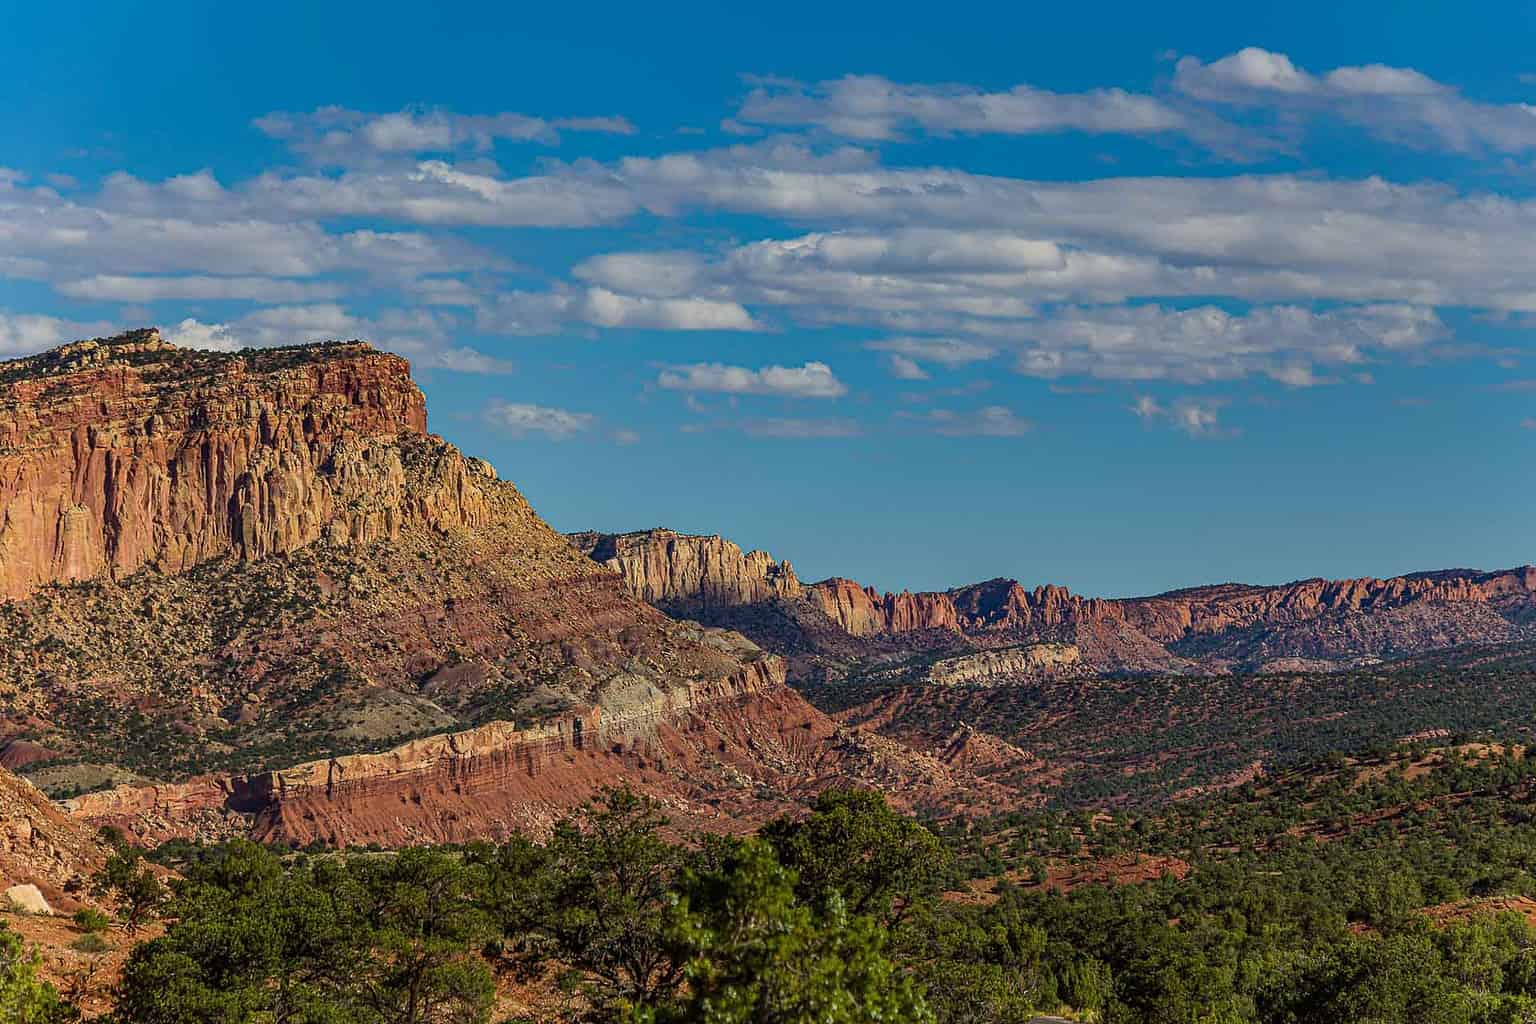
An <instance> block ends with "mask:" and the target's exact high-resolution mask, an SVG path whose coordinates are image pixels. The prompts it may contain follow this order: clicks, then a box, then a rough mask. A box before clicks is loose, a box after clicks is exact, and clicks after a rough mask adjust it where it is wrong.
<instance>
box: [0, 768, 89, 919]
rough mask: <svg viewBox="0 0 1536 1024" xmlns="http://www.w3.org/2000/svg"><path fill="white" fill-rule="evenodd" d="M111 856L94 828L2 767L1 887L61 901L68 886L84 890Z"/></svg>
mask: <svg viewBox="0 0 1536 1024" xmlns="http://www.w3.org/2000/svg"><path fill="white" fill-rule="evenodd" d="M106 857H107V851H106V849H105V847H104V846H103V845H102V843H101V842H100V841H99V840H98V839H97V838H96V835H95V830H94V829H92V828H90V827H88V826H87V825H85V824H83V823H81V822H79V821H76V820H74V819H72V818H70V817H69V816H68V815H66V814H65V813H64V812H63V811H62V810H61V809H60V808H58V807H57V806H55V805H54V804H53V803H52V802H51V801H49V800H48V799H47V798H46V797H45V796H43V794H42V793H40V792H38V791H37V789H35V788H34V787H33V786H32V784H31V783H29V782H27V781H26V780H25V779H20V778H17V777H16V776H15V775H12V774H11V773H9V772H7V771H5V770H3V769H0V889H3V888H7V887H9V886H19V887H35V888H36V890H38V891H39V893H40V895H42V896H43V897H44V898H45V899H47V900H48V901H51V902H53V903H55V904H57V903H58V902H59V901H60V900H61V899H62V898H64V893H65V892H66V891H67V890H68V891H76V892H78V891H80V890H82V889H83V886H84V881H85V879H86V878H87V877H88V876H89V875H90V874H91V873H92V872H93V871H95V870H96V868H98V867H99V866H100V865H101V863H102V862H103V861H105V860H106Z"/></svg>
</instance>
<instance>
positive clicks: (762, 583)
mask: <svg viewBox="0 0 1536 1024" xmlns="http://www.w3.org/2000/svg"><path fill="white" fill-rule="evenodd" d="M570 538H571V542H572V543H573V544H575V545H576V547H577V549H578V550H580V551H581V552H582V553H583V554H585V555H587V556H588V557H590V558H591V559H592V560H593V561H595V562H598V563H599V564H601V565H604V566H606V567H608V568H610V569H612V570H614V571H615V572H617V573H619V574H620V575H621V576H623V577H624V582H625V584H626V585H627V586H628V587H629V589H630V591H631V592H632V593H634V594H635V595H636V596H637V597H639V598H640V599H641V600H643V601H647V602H649V603H651V604H654V605H656V606H657V607H658V608H661V609H663V610H664V611H667V612H669V613H672V614H679V615H684V616H690V613H691V616H690V617H694V618H697V617H698V616H699V615H701V614H706V613H708V612H709V611H711V610H714V609H720V608H729V607H733V606H736V605H744V604H755V603H757V602H759V601H769V600H772V599H774V598H780V597H783V598H793V597H799V596H800V594H801V586H800V581H799V579H797V578H796V576H795V570H794V567H793V566H791V565H790V564H789V563H788V562H775V561H774V560H773V557H772V556H770V555H769V554H767V553H766V552H763V551H752V552H747V553H745V554H744V553H743V552H742V550H741V548H739V547H737V546H736V545H735V544H733V543H731V542H730V541H728V540H724V539H722V538H720V537H713V536H711V537H696V536H688V535H686V534H680V533H673V532H672V531H671V530H642V531H640V532H637V533H620V534H604V533H592V532H587V533H573V534H571V535H570Z"/></svg>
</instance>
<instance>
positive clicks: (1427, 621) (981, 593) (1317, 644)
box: [583, 531, 1536, 671]
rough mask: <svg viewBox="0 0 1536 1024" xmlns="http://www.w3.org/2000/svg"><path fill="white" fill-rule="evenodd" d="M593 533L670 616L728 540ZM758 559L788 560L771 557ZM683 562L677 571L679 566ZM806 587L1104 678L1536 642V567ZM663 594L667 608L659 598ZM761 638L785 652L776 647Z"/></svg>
mask: <svg viewBox="0 0 1536 1024" xmlns="http://www.w3.org/2000/svg"><path fill="white" fill-rule="evenodd" d="M585 536H586V538H587V539H586V541H585V543H584V544H583V547H584V549H586V550H588V551H592V552H602V554H603V561H604V563H605V564H607V565H609V566H610V567H612V568H614V569H616V570H617V571H618V572H620V573H621V574H622V575H623V576H624V577H625V579H626V581H628V582H629V584H630V586H631V587H632V588H633V589H635V592H636V593H638V594H640V595H641V596H642V597H646V599H647V600H653V601H657V603H658V604H660V605H661V606H662V607H667V606H668V604H667V603H670V604H671V605H672V606H685V605H686V603H687V602H688V601H689V600H690V594H693V593H695V591H693V590H690V588H691V587H693V586H695V580H697V579H698V578H699V574H698V573H697V572H694V571H693V565H694V556H693V554H692V550H693V546H694V545H695V544H704V543H706V542H707V544H708V545H710V546H711V547H715V548H718V547H720V546H721V545H722V544H727V543H728V542H721V541H720V540H719V538H713V537H711V538H688V537H680V536H679V535H677V534H673V533H670V532H669V531H649V532H647V533H641V534H625V535H622V536H621V537H620V538H603V537H601V536H599V535H585ZM619 541H621V542H619ZM732 547H733V546H732ZM679 552H683V553H686V555H685V557H678V553H679ZM753 557H754V558H758V559H759V560H760V564H763V565H774V564H776V563H774V562H773V560H772V558H771V556H768V555H766V554H761V553H756V552H755V553H754V556H753ZM674 558H677V559H678V560H677V562H676V563H673V562H672V561H669V560H670V559H674ZM657 581H665V586H661V585H659V584H658V582H657ZM797 586H798V592H799V597H798V600H799V601H800V602H802V603H803V604H804V605H805V606H806V607H809V608H811V609H813V610H814V611H815V612H816V613H817V614H819V615H820V616H824V617H825V619H826V621H828V622H829V623H831V624H833V625H834V626H835V627H836V628H837V629H840V630H841V631H842V632H844V633H845V634H847V635H849V636H852V637H857V638H865V639H876V638H894V639H897V640H899V639H900V638H901V637H903V636H915V635H918V634H922V635H923V636H924V637H926V638H927V639H926V641H925V642H926V643H927V644H928V646H932V643H933V635H934V632H935V631H937V632H938V633H943V632H949V633H951V634H953V635H954V637H955V642H956V643H957V644H962V643H972V644H980V645H984V646H995V645H999V644H1013V643H1019V642H1023V641H1029V640H1052V641H1067V642H1072V643H1078V644H1080V645H1081V647H1082V653H1083V656H1084V658H1085V660H1086V661H1088V662H1091V663H1092V664H1093V665H1095V666H1097V667H1099V668H1101V669H1114V670H1131V671H1185V670H1187V669H1188V668H1189V667H1190V666H1191V665H1192V664H1193V663H1192V662H1191V661H1190V659H1191V658H1194V659H1196V660H1200V661H1201V662H1202V663H1203V664H1205V665H1207V666H1208V667H1216V668H1223V669H1225V668H1226V667H1229V666H1232V665H1237V664H1242V665H1247V666H1249V667H1261V666H1262V665H1264V664H1266V663H1267V662H1268V661H1269V660H1271V659H1278V658H1285V657H1316V658H1321V659H1323V660H1325V661H1328V660H1333V661H1340V662H1347V661H1351V660H1358V659H1361V658H1369V657H1375V656H1381V655H1391V654H1401V653H1410V652H1417V651H1423V650H1431V649H1435V648H1438V647H1445V646H1451V645H1455V644H1460V643H1491V642H1503V641H1508V640H1515V639H1520V638H1523V637H1526V636H1530V635H1533V623H1536V568H1533V567H1531V566H1524V567H1521V568H1517V569H1510V570H1505V571H1500V572H1490V573H1483V572H1476V571H1472V570H1450V571H1445V572H1436V573H1420V574H1414V575H1409V576H1400V577H1393V578H1389V579H1372V578H1362V579H1349V580H1321V579H1313V580H1302V581H1298V582H1295V583H1289V584H1284V585H1281V586H1272V587H1261V586H1243V585H1238V584H1220V585H1216V586H1209V587H1196V588H1192V589H1188V590H1181V591H1174V592H1171V593H1167V594H1159V595H1156V596H1152V597H1138V598H1120V599H1105V598H1085V597H1081V596H1079V595H1076V594H1073V593H1072V592H1071V591H1069V590H1067V589H1066V588H1065V587H1059V586H1050V585H1047V586H1038V587H1035V588H1033V589H1026V588H1025V587H1023V586H1021V585H1020V584H1019V583H1017V582H1015V581H1014V580H1009V579H993V580H987V581H985V582H982V583H975V584H971V585H968V586H963V587H956V588H954V589H952V590H947V591H932V592H921V593H912V592H906V591H903V592H901V593H881V592H879V591H877V590H875V589H874V588H872V587H863V586H860V585H859V584H858V583H856V582H854V581H852V580H849V579H843V578H838V577H833V578H831V579H827V580H823V581H821V582H818V583H809V584H797ZM658 593H664V594H665V599H664V600H665V602H667V603H662V599H659V598H657V597H652V596H650V595H652V594H658ZM757 593H758V592H757V591H754V590H753V589H752V588H750V587H742V586H714V587H712V588H711V589H710V590H709V594H708V597H707V599H705V598H701V599H700V600H701V601H704V603H705V604H706V605H713V604H719V603H727V604H728V603H732V602H734V603H736V604H738V605H750V604H752V603H754V602H757V601H760V600H762V598H761V597H760V596H757ZM776 596H785V595H776ZM716 618H717V619H718V618H720V616H719V615H718V614H717V615H716ZM758 639H759V641H760V642H764V643H765V646H769V647H770V648H772V646H773V645H772V643H771V637H766V638H765V636H759V637H758Z"/></svg>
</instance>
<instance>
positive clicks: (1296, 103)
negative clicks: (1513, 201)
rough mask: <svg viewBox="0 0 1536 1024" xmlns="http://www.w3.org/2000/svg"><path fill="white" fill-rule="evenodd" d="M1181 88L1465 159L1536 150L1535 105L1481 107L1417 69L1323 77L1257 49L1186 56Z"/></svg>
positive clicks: (1337, 72)
mask: <svg viewBox="0 0 1536 1024" xmlns="http://www.w3.org/2000/svg"><path fill="white" fill-rule="evenodd" d="M1173 84H1174V88H1175V89H1177V90H1179V91H1180V92H1182V93H1184V94H1185V95H1187V96H1190V97H1192V98H1195V99H1199V100H1202V101H1205V102H1208V103H1217V104H1225V105H1229V106H1236V107H1257V108H1270V109H1274V110H1276V111H1279V112H1283V113H1289V114H1314V115H1316V114H1326V115H1332V116H1335V117H1339V118H1342V119H1343V120H1345V121H1348V122H1350V123H1352V124H1356V125H1359V126H1360V127H1362V128H1364V129H1365V130H1367V131H1369V132H1371V133H1372V134H1373V135H1376V136H1377V137H1379V138H1383V139H1386V140H1388V141H1391V142H1397V143H1402V144H1406V145H1412V146H1417V147H1422V148H1441V149H1446V150H1450V151H1453V152H1460V153H1477V152H1482V151H1488V152H1494V153H1523V152H1527V151H1529V150H1532V149H1536V106H1532V105H1531V104H1528V103H1503V104H1499V103H1480V102H1477V101H1475V100H1469V99H1467V98H1466V97H1464V96H1463V95H1461V93H1460V92H1458V91H1457V90H1456V89H1454V88H1452V87H1451V86H1448V85H1445V84H1443V83H1440V82H1437V81H1435V80H1434V79H1432V78H1430V77H1429V76H1427V75H1425V74H1423V73H1421V72H1419V71H1415V70H1414V69H1412V68H1396V67H1389V66H1387V65H1384V64H1367V65H1362V66H1346V67H1339V68H1335V69H1333V70H1332V71H1329V72H1326V73H1324V74H1321V75H1317V74H1312V73H1310V72H1307V71H1305V70H1303V69H1301V68H1298V67H1296V65H1295V64H1293V63H1292V62H1291V59H1290V58H1289V57H1287V56H1286V55H1285V54H1283V53H1273V52H1271V51H1269V50H1264V49H1260V48H1259V47H1253V46H1250V47H1248V48H1246V49H1243V50H1239V51H1238V52H1237V53H1234V54H1231V55H1230V56H1227V57H1223V58H1221V59H1220V60H1216V61H1212V62H1211V63H1209V64H1206V63H1202V62H1201V61H1200V60H1198V59H1197V58H1194V57H1184V58H1182V59H1181V60H1180V61H1179V62H1178V65H1177V68H1176V69H1175V72H1174V79H1173Z"/></svg>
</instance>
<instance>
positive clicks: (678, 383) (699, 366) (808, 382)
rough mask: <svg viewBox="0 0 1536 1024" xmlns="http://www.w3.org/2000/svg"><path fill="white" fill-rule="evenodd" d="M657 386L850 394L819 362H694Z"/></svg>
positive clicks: (788, 395)
mask: <svg viewBox="0 0 1536 1024" xmlns="http://www.w3.org/2000/svg"><path fill="white" fill-rule="evenodd" d="M656 383H657V384H659V385H660V386H661V387H664V388H667V389H669V390H672V391H715V392H720V393H722V394H729V395H774V396H778V397H782V398H839V397H841V396H843V395H845V394H847V393H848V389H847V387H845V386H844V385H843V382H842V381H840V380H838V379H837V377H836V375H835V374H833V372H832V368H831V367H830V366H828V365H827V364H826V363H816V362H811V363H806V364H805V365H804V366H765V367H763V368H762V369H760V370H752V369H748V368H747V367H745V366H727V365H725V364H723V363H694V364H692V365H688V366H673V367H669V368H668V369H666V370H663V371H662V373H661V375H660V376H659V377H657V378H656Z"/></svg>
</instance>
